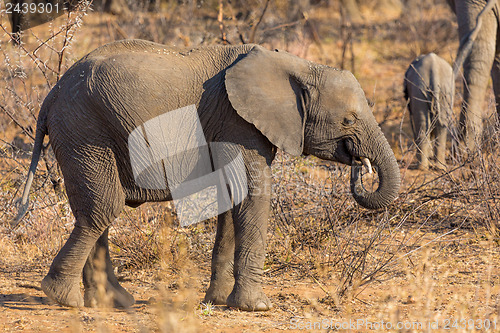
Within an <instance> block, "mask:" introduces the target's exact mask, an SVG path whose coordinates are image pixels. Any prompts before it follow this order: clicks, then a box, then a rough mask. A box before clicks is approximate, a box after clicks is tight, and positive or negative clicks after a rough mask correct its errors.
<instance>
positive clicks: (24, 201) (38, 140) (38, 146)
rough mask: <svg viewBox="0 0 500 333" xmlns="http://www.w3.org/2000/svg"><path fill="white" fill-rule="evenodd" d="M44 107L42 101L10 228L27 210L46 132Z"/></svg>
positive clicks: (15, 224)
mask: <svg viewBox="0 0 500 333" xmlns="http://www.w3.org/2000/svg"><path fill="white" fill-rule="evenodd" d="M44 106H45V107H44ZM46 109H47V107H46V105H45V103H44V105H42V109H41V110H40V114H39V116H38V121H37V124H36V135H35V144H34V147H33V153H32V155H31V164H30V168H29V171H28V179H27V180H26V184H25V185H24V190H23V196H22V198H21V203H20V204H19V209H18V212H17V216H16V217H15V218H14V220H12V221H11V223H10V224H11V228H12V229H14V228H15V227H17V225H18V224H19V222H21V220H22V218H23V217H24V215H26V213H27V212H28V207H29V193H30V188H31V185H32V183H33V178H34V176H35V172H36V167H37V165H38V161H39V160H40V156H41V155H42V149H43V139H44V138H45V135H46V134H47V121H46V120H47V112H46V111H47V110H46Z"/></svg>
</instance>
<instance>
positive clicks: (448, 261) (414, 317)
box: [0, 230, 500, 332]
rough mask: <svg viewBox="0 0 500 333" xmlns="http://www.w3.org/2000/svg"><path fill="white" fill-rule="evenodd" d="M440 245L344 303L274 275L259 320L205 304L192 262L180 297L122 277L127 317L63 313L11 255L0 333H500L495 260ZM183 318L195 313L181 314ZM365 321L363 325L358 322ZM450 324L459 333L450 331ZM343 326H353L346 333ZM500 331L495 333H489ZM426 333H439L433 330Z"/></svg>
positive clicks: (165, 277)
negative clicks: (130, 299) (129, 299)
mask: <svg viewBox="0 0 500 333" xmlns="http://www.w3.org/2000/svg"><path fill="white" fill-rule="evenodd" d="M439 236H442V237H441V238H439V239H438V240H435V241H434V242H433V243H432V245H431V246H424V247H423V248H422V249H419V250H418V251H415V252H414V253H412V254H409V255H408V256H407V257H406V258H405V259H402V260H401V261H402V262H404V263H405V265H402V266H401V267H402V268H401V270H400V271H396V272H394V273H393V275H392V276H390V277H388V279H387V280H386V281H374V282H372V283H370V284H368V285H367V286H365V287H362V288H361V290H358V291H357V293H359V294H357V295H350V296H348V297H346V298H345V299H343V300H342V301H340V302H336V301H335V300H334V299H333V298H332V297H331V294H330V291H332V290H334V288H335V284H334V283H332V282H329V281H324V280H323V282H319V281H318V280H317V279H315V278H314V276H313V275H308V274H307V272H304V271H303V270H300V269H295V268H293V267H285V268H283V269H276V267H274V270H273V269H271V270H270V271H268V272H267V273H266V275H265V278H264V290H265V292H266V294H267V295H268V296H269V297H270V299H271V300H272V302H273V304H274V309H273V310H271V311H269V312H263V313H247V312H241V311H238V310H235V309H230V308H227V307H222V306H221V307H219V306H217V307H210V306H208V307H207V305H205V304H203V303H202V299H203V293H204V290H206V288H207V286H208V278H209V262H206V261H200V262H196V261H194V262H195V263H196V265H195V267H196V268H195V269H192V270H190V271H189V274H190V276H191V277H194V278H192V279H190V280H189V283H188V284H189V285H188V286H183V287H179V285H178V283H177V282H178V280H179V274H177V275H169V274H170V273H166V272H164V271H163V272H162V270H161V268H159V267H156V268H154V269H150V270H140V271H137V270H129V271H126V272H124V273H122V274H120V275H119V277H120V280H121V281H122V284H123V285H124V287H125V288H127V290H129V291H130V292H131V293H132V294H133V295H134V297H135V299H136V304H135V305H134V306H133V307H132V308H131V309H126V310H116V309H107V310H106V309H91V308H82V309H70V308H66V307H61V306H59V305H57V304H54V303H53V302H51V301H50V300H49V299H48V298H47V297H46V296H45V295H44V294H43V292H42V291H41V289H40V284H39V283H40V281H41V279H42V278H43V276H44V274H45V273H46V271H47V270H48V266H45V265H41V264H40V263H34V262H32V263H30V264H26V263H25V262H24V261H23V260H22V253H11V255H7V256H4V257H3V258H2V259H1V260H0V261H1V262H2V265H0V267H1V268H0V329H1V331H2V332H15V331H23V332H94V331H95V332H149V331H162V332H190V331H191V332H257V331H262V332H275V331H282V330H287V331H291V332H299V331H303V330H305V329H310V328H312V329H314V330H318V331H321V330H323V331H328V329H329V328H331V327H334V328H335V327H336V326H335V325H337V329H335V330H341V331H343V330H345V331H349V332H371V331H374V330H380V331H395V332H396V331H399V332H423V331H426V332H431V331H432V332H471V331H478V332H479V331H485V329H484V327H485V326H483V329H476V330H471V329H468V328H469V327H467V326H466V327H465V328H466V329H462V328H464V326H460V325H466V324H464V323H465V322H464V320H467V321H469V320H473V321H474V323H475V325H477V326H476V328H480V326H481V325H486V323H487V320H489V321H490V325H491V326H490V327H491V329H490V330H489V331H492V332H496V331H500V316H499V311H498V306H499V303H498V294H499V292H500V290H499V289H500V288H499V286H500V283H499V282H500V281H499V280H500V274H499V273H500V272H499V267H500V259H499V258H500V256H499V252H500V250H499V249H498V247H497V246H494V245H492V243H491V242H488V241H486V240H481V238H480V237H479V238H478V237H477V235H476V234H475V233H474V232H473V231H472V230H468V231H467V230H461V231H457V232H454V233H453V234H450V235H448V236H443V233H442V232H440V233H429V232H428V233H427V237H431V238H432V237H439ZM424 243H425V242H424ZM422 245H425V244H422ZM404 266H406V268H404ZM273 271H274V272H273ZM190 302H191V305H189V303H190ZM193 304H194V306H193ZM186 308H188V309H191V310H183V309H186ZM193 309H194V310H193ZM361 320H362V321H364V322H358V321H361ZM454 320H457V321H458V324H457V323H455V325H458V326H455V327H452V325H453V321H454ZM349 322H350V323H351V325H354V324H353V323H356V325H355V326H350V327H347V326H346V325H347V323H349ZM382 322H383V323H385V324H381V323H382ZM497 322H498V325H499V327H498V328H497V329H495V325H496V323H497ZM389 323H390V325H393V327H397V325H398V323H399V325H401V327H403V326H402V325H407V326H406V328H403V329H401V330H388V328H390V327H388V326H387V325H389ZM436 323H437V324H436ZM481 323H482V324H481ZM469 324H470V322H469ZM308 325H313V326H308ZM314 325H316V326H314ZM320 325H322V326H320ZM341 325H344V326H341ZM370 325H375V326H372V327H371V326H370ZM377 325H379V326H377ZM380 325H382V326H380ZM411 325H413V326H411ZM416 325H425V326H421V327H420V326H416ZM429 325H437V326H434V327H433V328H432V329H431V328H430V327H429ZM401 327H400V328H401ZM422 327H423V328H424V329H421V328H422ZM338 328H340V329H338ZM377 328H378V329H377Z"/></svg>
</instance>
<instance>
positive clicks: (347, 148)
mask: <svg viewBox="0 0 500 333" xmlns="http://www.w3.org/2000/svg"><path fill="white" fill-rule="evenodd" d="M339 146H340V147H339V154H338V157H339V162H341V163H344V164H347V165H351V191H352V192H353V194H354V195H366V194H367V193H372V192H375V191H376V190H377V189H378V185H379V182H378V172H377V171H378V170H377V169H378V168H377V165H374V166H372V161H371V160H370V159H369V158H368V157H366V156H359V155H358V154H356V153H355V152H354V144H353V142H352V140H351V139H344V140H343V141H342V142H341V144H340V145H339ZM363 169H364V170H363ZM374 171H375V172H374ZM363 177H365V178H367V179H365V181H363ZM365 185H366V186H365Z"/></svg>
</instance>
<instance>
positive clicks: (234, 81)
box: [226, 46, 312, 155]
mask: <svg viewBox="0 0 500 333" xmlns="http://www.w3.org/2000/svg"><path fill="white" fill-rule="evenodd" d="M311 67H312V66H311V63H310V62H309V61H306V60H304V59H301V58H299V57H296V56H293V55H291V54H289V53H286V52H272V51H268V50H266V49H264V48H263V47H261V46H255V47H254V48H253V49H252V50H250V52H249V53H248V54H247V55H246V56H245V57H244V58H243V59H241V60H240V61H238V62H237V63H235V64H234V65H233V66H232V67H230V68H229V69H228V70H227V71H226V90H227V94H228V96H229V101H230V102H231V105H232V106H233V108H234V109H235V110H236V112H237V113H238V114H239V115H240V116H241V117H242V118H243V119H245V120H246V121H248V122H249V123H252V124H254V125H255V127H256V128H257V129H258V130H259V131H260V132H261V133H262V134H264V135H265V136H266V137H267V139H268V140H269V141H271V143H272V144H273V145H275V146H277V147H278V148H280V149H282V150H284V151H286V152H287V153H289V154H292V155H300V154H302V150H303V148H304V124H305V118H306V114H305V110H304V96H305V95H307V93H306V90H307V88H306V84H305V83H304V78H305V77H307V76H309V75H308V73H309V74H310V71H311Z"/></svg>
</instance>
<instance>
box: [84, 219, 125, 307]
mask: <svg viewBox="0 0 500 333" xmlns="http://www.w3.org/2000/svg"><path fill="white" fill-rule="evenodd" d="M108 230H109V228H107V229H106V230H105V231H104V233H103V234H102V235H101V237H99V239H98V240H97V243H96V244H95V246H94V248H93V249H92V251H91V252H90V255H89V257H88V259H87V262H86V263H85V266H84V268H83V285H84V287H85V294H84V303H85V306H88V307H102V306H114V307H129V306H131V305H133V304H134V303H135V300H134V297H133V296H132V295H130V294H129V293H128V292H127V291H126V290H125V289H124V288H123V287H122V286H121V285H120V283H119V282H118V279H117V278H116V276H115V274H114V272H113V264H112V263H111V257H110V255H109V244H108Z"/></svg>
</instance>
